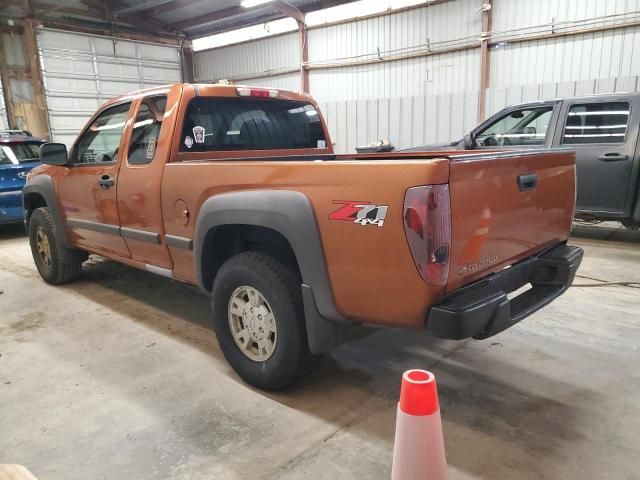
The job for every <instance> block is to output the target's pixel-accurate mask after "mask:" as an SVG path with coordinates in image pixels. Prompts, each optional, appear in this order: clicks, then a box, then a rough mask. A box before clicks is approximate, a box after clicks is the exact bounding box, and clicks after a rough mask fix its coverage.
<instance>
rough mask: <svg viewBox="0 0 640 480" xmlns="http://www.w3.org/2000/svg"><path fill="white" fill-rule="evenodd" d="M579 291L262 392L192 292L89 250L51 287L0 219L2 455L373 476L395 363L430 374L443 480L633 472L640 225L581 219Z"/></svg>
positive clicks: (196, 475) (141, 473) (638, 389)
mask: <svg viewBox="0 0 640 480" xmlns="http://www.w3.org/2000/svg"><path fill="white" fill-rule="evenodd" d="M575 237H576V238H574V240H573V243H575V244H579V245H582V246H583V247H584V248H585V250H586V258H585V261H584V263H583V267H582V269H581V271H580V272H579V274H580V275H581V277H580V278H578V279H577V281H576V283H577V285H576V286H575V287H574V288H572V289H571V290H570V291H569V292H568V293H567V294H565V295H564V296H563V297H562V298H560V299H559V300H558V301H556V302H554V303H553V304H552V305H551V306H549V307H547V308H545V309H543V310H542V311H540V312H538V313H537V314H536V315H534V316H532V317H530V318H529V319H527V320H526V321H524V322H523V323H521V324H520V325H518V326H516V327H514V328H512V329H510V330H508V331H507V332H504V333H502V334H500V335H498V336H496V337H493V338H491V339H489V340H487V341H482V342H480V341H463V342H448V341H440V340H436V339H433V338H427V337H425V336H424V335H422V334H420V333H415V332H401V331H391V330H387V331H382V332H379V333H376V334H375V335H373V336H371V337H368V338H366V339H363V340H360V341H358V342H354V343H351V344H348V345H344V346H343V347H341V348H340V349H338V350H337V351H336V352H335V353H333V354H332V355H330V356H327V357H326V358H325V359H324V360H323V362H322V363H321V366H320V368H319V369H318V370H317V371H316V372H315V373H314V374H313V375H312V377H311V378H309V379H307V380H306V381H305V382H304V383H303V384H302V385H300V386H298V387H297V388H295V389H293V390H290V391H288V392H286V393H280V394H265V393H263V392H260V391H256V390H253V389H251V388H249V387H247V386H246V385H245V384H243V383H242V382H241V381H240V380H239V379H238V377H237V376H236V375H235V373H234V372H233V371H232V370H231V369H230V368H229V366H228V365H227V363H226V362H225V360H224V358H223V357H222V354H221V352H220V350H219V348H218V346H217V343H216V339H215V336H214V334H213V333H212V331H211V330H210V329H209V327H208V323H209V307H208V302H207V300H206V299H205V298H203V297H201V296H200V295H198V294H197V293H195V292H194V291H193V290H191V289H189V288H187V287H185V286H182V285H180V284H176V283H173V282H171V281H170V280H167V279H164V278H161V277H157V276H154V275H152V274H150V273H145V272H140V271H136V270H132V269H129V268H126V267H123V266H120V265H117V264H115V263H112V262H107V261H100V260H98V259H94V260H92V262H91V263H90V264H89V265H87V267H86V268H85V271H84V275H83V277H82V279H81V280H80V281H79V282H77V283H74V284H71V285H67V286H65V287H59V288H54V287H50V286H47V285H45V284H44V283H43V282H42V281H41V280H40V278H39V277H38V274H37V273H36V270H35V267H34V266H33V263H32V260H31V256H30V252H29V249H28V246H27V242H26V238H25V237H24V235H23V234H22V230H21V228H20V227H16V228H13V227H1V228H0V290H2V293H1V294H0V463H20V464H23V465H25V466H27V467H28V468H29V469H31V470H32V471H33V473H34V474H36V476H38V477H39V478H40V479H41V480H44V479H48V480H55V479H61V480H73V479H118V480H120V479H124V478H130V479H157V478H163V479H164V478H172V479H196V480H197V479H216V480H222V479H248V478H251V479H299V478H312V479H364V478H366V479H386V478H389V476H390V469H391V452H392V446H393V432H394V421H395V405H396V402H397V398H398V390H399V381H400V375H401V373H402V371H404V370H405V369H408V368H427V369H430V370H432V371H433V372H434V373H435V374H436V376H437V379H438V383H439V392H440V397H441V405H442V412H443V421H444V432H445V441H446V451H447V459H448V463H449V468H450V475H449V478H450V480H463V479H465V480H466V479H487V480H489V479H491V480H494V479H509V480H517V479H580V480H587V479H602V478H615V479H616V480H624V479H637V478H638V472H639V471H640V369H639V368H638V365H639V359H640V355H639V353H640V352H638V348H639V345H640V302H639V301H638V300H639V296H640V290H639V287H640V285H637V284H636V285H635V286H633V285H630V286H621V285H606V284H604V283H603V282H605V281H606V282H617V281H626V282H640V269H639V268H638V266H639V265H640V232H626V231H620V230H616V229H613V228H607V227H605V228H602V227H588V228H587V227H577V228H576V230H575Z"/></svg>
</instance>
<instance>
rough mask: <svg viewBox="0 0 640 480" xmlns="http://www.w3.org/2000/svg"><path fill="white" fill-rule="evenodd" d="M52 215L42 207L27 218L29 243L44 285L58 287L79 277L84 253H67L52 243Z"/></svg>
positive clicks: (53, 225)
mask: <svg viewBox="0 0 640 480" xmlns="http://www.w3.org/2000/svg"><path fill="white" fill-rule="evenodd" d="M56 228H58V227H57V226H56V224H55V221H54V219H53V216H52V215H51V213H50V212H49V209H48V208H46V207H40V208H36V209H35V210H34V211H33V213H31V215H30V217H29V243H30V244H31V254H32V255H33V261H34V262H35V264H36V267H37V268H38V272H39V273H40V276H41V277H42V278H43V279H44V281H45V282H47V283H50V284H52V285H60V284H63V283H68V282H72V281H73V280H76V279H77V278H78V277H79V276H80V271H81V270H82V262H84V260H86V254H83V253H82V252H74V251H72V250H68V249H66V248H64V247H63V246H61V245H59V244H58V243H57V242H56Z"/></svg>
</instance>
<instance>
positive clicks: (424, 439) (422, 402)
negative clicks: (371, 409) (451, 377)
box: [391, 370, 447, 480]
mask: <svg viewBox="0 0 640 480" xmlns="http://www.w3.org/2000/svg"><path fill="white" fill-rule="evenodd" d="M391 478H392V480H446V478H447V460H446V458H445V456H444V440H443V437H442V420H441V419H440V406H439V403H438V391H437V389H436V378H435V377H434V376H433V374H432V373H431V372H427V371H426V370H408V371H406V372H404V374H403V375H402V387H401V389H400V402H398V414H397V418H396V438H395V444H394V448H393V467H392V469H391Z"/></svg>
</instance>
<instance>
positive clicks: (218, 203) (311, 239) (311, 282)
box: [193, 190, 344, 321]
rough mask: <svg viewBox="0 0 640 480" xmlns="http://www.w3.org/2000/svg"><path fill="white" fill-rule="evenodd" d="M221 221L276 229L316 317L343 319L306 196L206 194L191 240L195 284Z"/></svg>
mask: <svg viewBox="0 0 640 480" xmlns="http://www.w3.org/2000/svg"><path fill="white" fill-rule="evenodd" d="M222 225H251V226H257V227H265V228H270V229H272V230H274V231H276V232H278V233H280V234H281V235H282V236H283V237H284V238H285V239H286V240H287V241H288V242H289V243H290V245H291V247H292V249H293V252H294V255H295V257H296V260H297V262H298V266H299V268H300V274H301V276H302V282H303V284H305V285H307V286H308V287H309V288H310V289H311V290H312V292H313V297H314V300H315V304H316V306H317V310H318V313H319V314H320V316H321V317H323V318H325V319H327V320H333V321H342V320H344V319H343V318H342V316H341V315H340V313H339V312H338V311H337V308H336V305H335V301H334V297H333V292H332V289H331V284H330V281H329V274H328V271H327V267H326V264H325V257H324V250H323V248H322V243H321V240H320V233H319V230H318V225H317V222H316V218H315V214H314V211H313V207H312V205H311V202H310V201H309V199H308V198H307V196H306V195H304V194H302V193H300V192H296V191H291V190H250V191H242V192H231V193H222V194H219V195H214V196H212V197H210V198H208V199H207V200H206V201H205V202H204V203H203V204H202V207H201V208H200V210H199V212H198V216H197V219H196V227H195V236H194V244H193V249H194V254H195V259H196V274H197V279H198V284H199V286H200V287H201V288H202V289H204V290H207V288H206V285H205V278H204V265H203V258H204V255H203V254H204V248H205V241H206V236H207V233H208V232H209V231H210V230H211V229H212V228H214V227H218V226H222Z"/></svg>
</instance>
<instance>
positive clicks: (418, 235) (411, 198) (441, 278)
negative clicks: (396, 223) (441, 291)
mask: <svg viewBox="0 0 640 480" xmlns="http://www.w3.org/2000/svg"><path fill="white" fill-rule="evenodd" d="M404 230H405V234H406V236H407V241H408V243H409V248H410V250H411V254H412V255H413V260H414V262H415V263H416V267H417V268H418V271H419V272H420V276H421V277H422V279H423V280H424V281H425V282H426V283H428V284H429V285H438V286H443V285H446V284H447V278H448V277H449V253H450V249H451V204H450V198H449V186H448V185H428V186H424V187H413V188H410V189H409V190H407V193H406V195H405V197H404Z"/></svg>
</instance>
